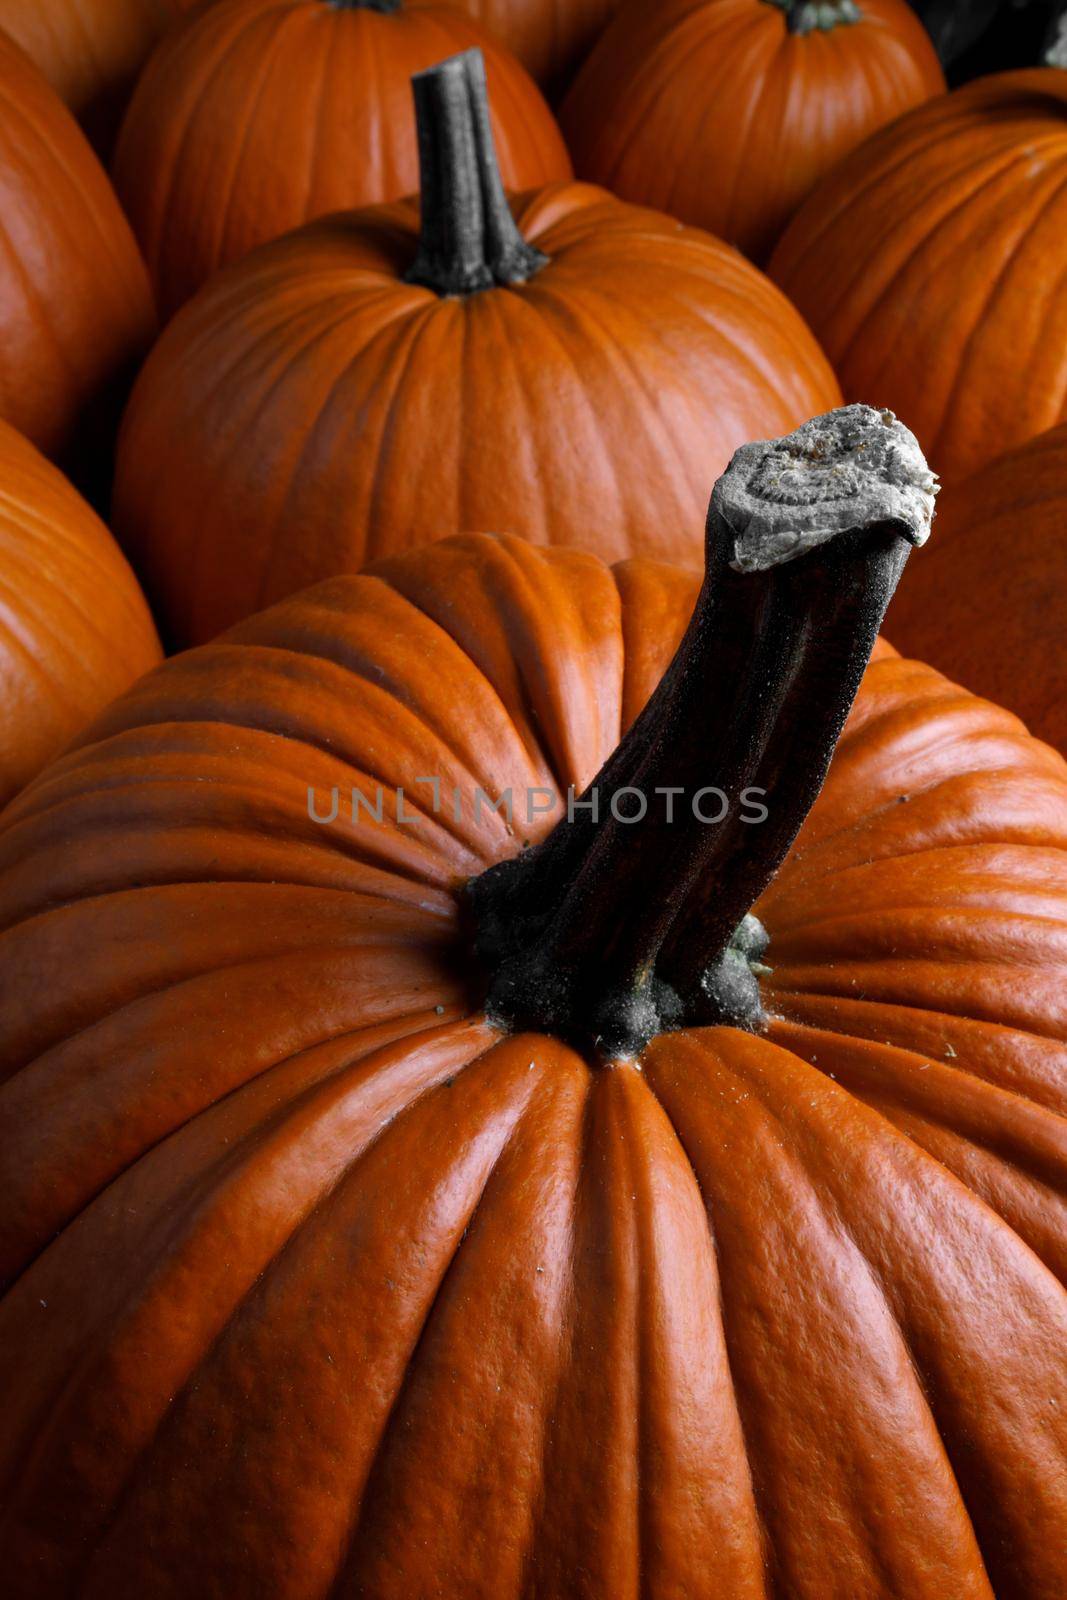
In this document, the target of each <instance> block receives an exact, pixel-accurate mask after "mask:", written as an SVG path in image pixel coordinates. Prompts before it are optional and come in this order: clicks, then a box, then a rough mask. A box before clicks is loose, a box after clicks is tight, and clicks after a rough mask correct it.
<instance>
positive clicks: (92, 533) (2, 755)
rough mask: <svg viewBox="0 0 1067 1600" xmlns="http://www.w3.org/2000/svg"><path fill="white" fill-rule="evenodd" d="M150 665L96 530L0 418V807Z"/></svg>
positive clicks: (102, 532) (118, 562) (150, 643)
mask: <svg viewBox="0 0 1067 1600" xmlns="http://www.w3.org/2000/svg"><path fill="white" fill-rule="evenodd" d="M159 659H160V650H159V641H158V640H157V638H156V631H155V628H154V627H153V625H152V619H151V618H150V616H149V615H148V607H147V606H146V605H145V603H144V600H143V598H142V596H141V592H140V590H139V589H138V587H137V583H136V580H135V579H134V576H133V573H132V572H131V571H130V569H129V567H128V566H127V565H126V562H125V560H124V559H123V557H122V555H121V554H120V552H119V549H118V546H117V545H116V544H115V541H114V540H113V539H112V537H111V535H110V534H109V533H108V531H107V529H106V528H105V527H104V525H103V523H102V522H100V521H99V520H98V518H97V517H96V516H95V515H94V514H93V512H92V511H90V509H89V507H88V506H87V505H86V503H85V501H84V500H82V498H81V496H80V495H78V494H77V493H76V492H75V491H74V489H72V488H71V486H70V484H69V483H68V482H67V480H66V479H65V478H64V477H63V475H62V474H61V473H60V472H57V471H56V469H55V467H53V466H51V465H50V464H49V463H48V462H47V461H45V459H44V457H43V456H41V455H39V454H38V452H37V451H36V450H35V449H34V448H33V446H32V445H31V444H29V443H28V442H27V441H26V440H25V439H23V438H22V437H21V436H20V435H19V434H17V433H16V432H15V430H14V429H13V428H9V427H8V426H7V424H6V423H4V422H0V810H2V809H3V807H4V805H5V804H6V803H7V801H8V800H10V798H11V796H12V795H13V794H15V793H17V791H18V790H19V789H21V788H22V787H23V785H24V784H26V783H28V782H29V780H30V779H31V778H33V777H35V776H36V774H37V773H38V772H39V771H40V769H41V768H42V767H43V766H44V765H45V763H46V762H47V761H50V760H52V758H53V757H54V756H56V755H57V754H58V753H59V751H60V750H62V749H63V748H64V746H65V745H67V744H69V743H70V741H71V739H72V738H73V737H74V735H75V734H76V733H80V732H81V731H82V729H83V728H84V727H85V725H86V723H88V722H89V721H91V720H92V718H93V717H94V716H95V715H96V713H97V712H98V711H100V710H101V709H102V708H103V707H104V706H106V705H107V703H108V701H109V700H113V699H114V698H115V696H116V695H117V694H120V693H121V692H122V690H123V689H126V688H128V687H129V685H130V684H131V683H132V682H133V681H134V679H135V678H138V677H140V675H141V674H142V673H143V672H147V671H148V670H149V668H150V667H154V666H155V665H156V663H157V662H158V661H159Z"/></svg>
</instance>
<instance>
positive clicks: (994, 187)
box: [770, 68, 1067, 478]
mask: <svg viewBox="0 0 1067 1600" xmlns="http://www.w3.org/2000/svg"><path fill="white" fill-rule="evenodd" d="M1065 237H1067V73H1065V72H1062V71H1059V70H1057V69H1055V68H1044V69H1041V68H1039V69H1035V70H1034V71H1027V72H1010V73H1003V74H999V75H997V76H994V77H990V78H982V79H979V80H978V81H977V82H975V83H971V84H968V85H967V87H966V88H964V89H957V90H955V91H954V92H953V93H952V94H950V95H945V96H941V97H940V98H938V99H936V100H931V101H928V102H927V104H926V105H924V106H920V107H919V108H918V109H917V110H915V111H912V112H909V113H908V115H907V116H905V117H902V118H901V119H900V120H899V121H898V122H896V123H895V124H893V126H892V127H889V128H886V129H884V130H883V131H882V132H881V133H879V134H876V135H875V136H874V137H873V138H872V139H869V140H868V141H867V142H866V144H864V145H863V146H861V148H860V149H859V150H857V151H856V152H855V153H854V154H853V155H852V156H850V157H848V158H847V159H846V160H845V161H844V162H843V163H842V164H841V165H840V166H839V167H838V168H837V169H836V171H835V172H833V173H831V175H830V176H829V177H828V178H826V179H825V180H824V182H823V183H822V184H820V186H819V188H818V189H817V190H816V191H815V193H814V194H813V195H812V197H811V199H810V200H809V201H808V202H807V204H806V205H805V206H804V207H803V208H802V209H801V211H800V212H799V214H798V215H797V217H796V218H795V219H794V221H793V223H792V224H791V225H790V227H789V228H788V229H787V231H786V233H785V235H784V237H783V239H782V241H781V243H780V244H779V246H778V249H777V250H776V252H775V255H774V258H773V260H772V262H771V266H770V272H771V276H772V277H773V278H775V279H776V280H777V282H778V283H780V284H781V285H782V286H783V288H784V289H785V291H786V293H787V294H789V295H790V296H791V297H792V299H794V300H795V301H796V303H797V305H798V306H799V307H800V309H801V310H802V311H803V312H804V314H805V315H806V316H807V318H808V320H809V321H810V322H811V325H812V327H813V328H814V329H815V331H816V333H817V334H818V335H819V337H820V338H821V340H822V342H823V344H824V345H825V347H826V350H827V352H828V354H829V356H830V359H831V360H832V361H833V363H834V366H835V368H836V370H837V373H838V375H839V377H840V379H841V382H842V385H843V387H844V389H845V393H846V396H851V397H852V398H855V399H859V398H861V397H868V396H871V397H873V398H875V399H877V400H878V401H879V402H880V403H882V404H885V405H887V406H892V407H893V408H894V410H896V411H899V412H900V414H901V415H902V416H906V417H907V418H908V421H909V422H910V424H911V426H912V427H913V428H914V429H915V432H916V433H917V434H918V436H919V439H920V440H921V442H922V444H923V448H924V449H925V450H926V452H927V454H928V455H929V456H930V458H931V460H932V462H933V465H934V466H935V467H936V468H937V470H938V471H939V472H940V473H941V474H942V475H943V476H944V477H946V478H959V477H963V476H965V475H966V474H968V473H970V472H973V471H975V470H976V469H977V468H978V467H979V466H980V465H982V463H984V462H985V461H987V460H989V459H990V458H991V457H993V456H996V455H1000V454H1001V453H1002V451H1004V450H1005V449H1007V448H1008V447H1009V446H1010V445H1013V444H1021V443H1022V442H1023V441H1024V440H1026V439H1029V438H1032V437H1033V435H1034V434H1036V433H1041V432H1042V431H1043V430H1044V429H1046V428H1050V427H1052V426H1053V424H1054V423H1056V422H1058V421H1060V419H1061V418H1063V417H1064V416H1067V271H1065V267H1067V254H1065V252H1064V238H1065Z"/></svg>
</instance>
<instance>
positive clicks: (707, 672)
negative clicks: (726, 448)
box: [468, 406, 936, 1056]
mask: <svg viewBox="0 0 1067 1600" xmlns="http://www.w3.org/2000/svg"><path fill="white" fill-rule="evenodd" d="M935 492H936V480H935V479H934V477H933V475H932V474H931V473H930V471H929V469H928V467H927V465H926V462H925V460H924V459H923V456H922V452H921V451H920V449H919V446H918V444H917V442H916V440H915V439H914V437H913V435H912V434H911V433H909V432H908V430H907V429H906V428H905V427H903V426H902V425H901V424H900V423H899V422H897V421H896V419H895V418H894V417H893V416H892V414H891V413H890V412H885V411H875V410H872V409H871V407H869V406H848V407H845V408H843V409H842V410H839V411H833V412H830V413H829V414H828V415H827V416H824V417H818V418H816V419H815V420H814V421H812V422H808V423H805V424H804V426H803V427H802V428H799V429H798V430H797V431H796V432H795V433H793V434H790V435H789V436H788V437H787V438H785V439H781V440H777V441H769V442H764V443H760V444H751V445H746V446H745V447H744V448H743V449H741V450H738V451H737V453H736V454H735V456H734V458H733V460H732V461H731V463H730V465H729V467H728V468H727V470H726V472H725V473H724V474H723V476H722V477H721V478H720V479H719V481H718V483H717V484H716V485H715V489H714V491H713V493H712V497H711V507H710V510H709V513H708V521H707V539H706V547H705V549H706V570H705V578H704V583H703V587H702V588H701V591H700V595H699V598H698V600H697V604H696V608H695V610H694V613H693V616H692V619H691V621H690V624H689V628H688V631H687V632H686V635H685V637H684V639H683V640H682V643H681V645H680V646H679V649H678V652H677V654H676V655H675V658H674V660H673V662H672V663H671V665H670V667H669V668H668V670H667V672H666V674H665V675H664V678H663V680H662V682H661V683H660V685H659V688H658V689H657V690H656V692H655V694H654V695H653V696H652V698H651V699H650V701H649V703H648V705H647V706H646V708H645V710H644V711H643V712H642V714H641V716H640V717H639V718H638V719H637V721H636V722H635V723H634V725H633V727H632V728H631V729H630V730H629V732H628V733H627V734H626V735H625V737H624V738H623V740H622V742H621V743H620V745H619V746H618V748H617V749H616V751H615V752H614V754H613V755H612V756H611V757H609V759H608V761H607V762H606V763H605V765H604V766H603V767H602V768H601V771H600V772H599V773H598V775H597V777H596V778H595V779H594V780H593V783H592V784H591V785H590V787H589V789H588V790H586V792H585V794H584V795H583V796H582V806H583V807H584V809H579V808H578V807H574V808H573V810H572V812H571V814H570V815H569V816H568V817H567V818H565V819H564V820H562V821H560V822H559V823H558V824H557V826H556V827H555V829H554V830H553V832H552V833H551V834H550V835H549V836H548V838H547V839H546V840H545V841H544V842H543V843H542V844H540V845H538V846H536V847H535V848H533V849H531V850H528V851H526V852H525V853H524V854H523V855H521V856H519V857H518V858H516V859H515V860H513V861H509V862H504V863H501V864H500V865H499V866H496V867H492V868H490V870H489V871H488V872H486V873H483V874H482V875H481V876H480V877H479V878H477V879H475V880H473V881H472V883H470V884H469V885H468V900H469V905H470V907H471V909H472V912H473V915H474V918H475V921H476V924H477V948H478V951H479V954H480V955H481V957H482V959H483V961H484V963H485V964H486V966H487V967H488V969H489V972H490V983H489V990H488V999H487V1009H488V1011H489V1014H490V1015H491V1016H492V1017H493V1018H494V1019H496V1020H499V1021H501V1022H503V1023H505V1024H507V1025H508V1026H511V1027H514V1028H526V1027H535V1028H539V1029H552V1030H553V1031H559V1032H562V1033H563V1035H564V1036H569V1037H573V1038H578V1039H581V1040H582V1041H583V1042H585V1043H589V1042H591V1041H592V1042H595V1043H596V1045H597V1046H598V1047H599V1048H600V1049H601V1050H602V1051H603V1052H604V1053H605V1054H607V1055H611V1056H618V1055H631V1054H635V1053H636V1052H637V1051H639V1050H640V1049H641V1048H642V1047H643V1046H644V1044H646V1043H647V1042H648V1040H649V1039H650V1038H651V1037H653V1036H654V1035H655V1034H656V1033H659V1032H663V1031H665V1030H667V1029H670V1028H672V1027H680V1026H688V1025H694V1024H696V1025H699V1024H705V1023H716V1022H718V1023H723V1022H725V1023H731V1024H734V1025H737V1026H742V1027H747V1028H758V1027H759V1026H760V1025H761V1024H762V1022H763V1020H764V1018H763V1009H762V1005H761V1001H760V991H759V983H758V974H759V972H760V970H761V969H762V970H765V969H764V968H763V962H762V957H763V954H764V952H765V949H766V944H767V939H766V935H765V933H764V932H763V930H762V928H761V927H760V925H759V923H758V922H757V920H756V918H755V917H753V916H752V915H751V914H750V913H751V908H752V906H753V905H754V904H755V903H756V902H757V900H758V899H759V896H760V895H761V894H762V893H763V891H764V890H765V888H766V887H767V885H768V884H769V882H770V881H771V879H772V878H773V876H774V874H775V873H776V871H777V870H778V868H779V866H780V865H781V863H782V861H783V860H784V858H785V856H786V854H787V852H788V850H789V848H790V846H791V844H792V843H793V840H794V839H795V837H796V835H797V832H798V831H799V829H800V826H801V824H802V823H803V821H804V818H805V817H806V816H807V814H808V811H809V810H810V808H811V806H812V805H813V803H814V801H815V798H816V796H817V795H818V793H819V790H820V789H821V787H822V784H823V780H824V779H825V777H826V771H827V768H828V767H829V764H830V758H831V756H832V755H833V751H834V747H835V745H836V743H837V740H838V737H839V735H840V732H841V729H842V727H843V726H844V723H845V719H846V717H847V715H848V712H849V709H850V707H851V705H852V702H853V699H854V698H855V695H856V691H857V689H858V688H859V683H860V679H861V678H862V676H863V671H864V668H865V667H866V665H867V661H868V659H869V657H870V652H871V649H872V647H873V645H874V641H875V638H876V637H877V633H878V629H879V627H880V625H881V621H882V617H883V615H884V613H885V608H886V606H887V605H888V603H889V600H890V598H891V596H892V594H893V590H894V589H895V587H896V584H897V581H898V579H899V577H900V574H901V572H902V571H903V568H904V562H905V560H906V558H907V555H908V551H909V549H910V548H911V546H912V545H913V544H921V543H922V542H923V541H924V540H925V538H926V537H927V534H928V533H929V529H930V520H931V517H932V514H933V497H934V493H935ZM594 796H595V797H596V805H597V809H596V811H594V810H593V801H594ZM709 796H714V797H715V798H714V799H709ZM668 797H669V798H668Z"/></svg>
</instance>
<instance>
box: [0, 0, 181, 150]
mask: <svg viewBox="0 0 1067 1600" xmlns="http://www.w3.org/2000/svg"><path fill="white" fill-rule="evenodd" d="M199 3H201V0H0V28H2V29H3V30H4V32H5V33H7V34H9V35H10V36H11V38H12V39H14V40H15V42H16V43H17V44H19V45H21V46H22V48H23V50H25V51H26V53H27V55H28V56H30V58H31V59H32V60H33V61H34V62H36V64H37V66H38V67H40V69H41V71H42V72H43V73H44V75H45V77H46V78H47V79H48V81H49V83H50V84H51V85H52V87H53V88H54V89H55V90H56V91H57V93H58V94H59V95H60V96H61V98H62V99H63V100H64V101H65V102H66V104H67V105H68V106H69V107H70V109H71V110H72V111H73V112H74V115H75V116H76V117H77V118H78V120H79V122H81V123H82V124H83V125H84V127H85V129H86V131H87V132H88V134H89V136H90V138H91V139H92V140H93V142H94V143H95V144H97V145H98V146H99V147H101V148H103V149H107V148H108V147H109V146H110V143H111V140H112V138H113V137H114V133H115V129H116V128H117V126H118V122H119V118H120V116H121V114H122V109H123V107H124V106H125V104H126V101H127V99H128V98H129V94H130V91H131V89H132V88H133V84H134V80H135V79H136V77H137V74H138V72H139V71H140V69H141V66H142V65H143V63H144V61H145V59H146V57H147V56H148V54H149V51H150V50H151V49H152V46H153V45H154V44H155V42H156V40H157V39H159V38H160V37H161V35H162V34H163V33H164V32H165V30H166V29H167V28H168V27H169V26H170V25H171V23H172V22H173V21H174V19H175V18H176V17H178V16H180V15H181V14H182V12H184V11H188V10H190V9H191V8H192V7H193V6H194V5H197V4H199Z"/></svg>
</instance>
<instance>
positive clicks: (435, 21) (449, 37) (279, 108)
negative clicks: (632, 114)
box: [114, 0, 571, 315]
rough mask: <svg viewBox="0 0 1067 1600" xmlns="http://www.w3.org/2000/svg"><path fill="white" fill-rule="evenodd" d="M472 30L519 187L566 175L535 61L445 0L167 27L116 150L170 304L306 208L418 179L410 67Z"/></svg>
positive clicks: (287, 9) (266, 12)
mask: <svg viewBox="0 0 1067 1600" xmlns="http://www.w3.org/2000/svg"><path fill="white" fill-rule="evenodd" d="M475 45H480V46H481V48H482V51H483V53H484V55H485V61H486V69H487V72H488V77H489V86H490V91H491V99H492V105H493V126H494V134H495V138H496V146H497V151H498V153H499V156H500V166H501V171H502V174H503V178H504V182H505V183H506V184H507V186H508V188H509V189H533V188H537V187H539V186H540V185H542V184H545V183H549V182H554V181H556V180H558V179H567V178H569V177H570V176H571V164H570V158H569V156H568V155H567V151H566V148H565V146H564V143H563V139H562V136H561V134H560V132H559V129H558V128H557V127H556V124H555V122H554V120H553V118H552V114H551V112H550V111H549V109H548V107H547V106H546V105H545V103H544V100H543V99H542V97H541V94H540V92H539V91H538V89H537V88H536V86H535V85H534V84H533V83H532V82H531V81H530V79H529V77H528V76H527V74H526V73H525V71H524V70H523V69H522V68H521V67H520V66H519V65H518V63H517V62H516V61H515V60H514V59H513V57H511V56H510V55H509V54H508V53H507V52H506V51H505V50H503V49H501V48H500V47H499V46H497V45H495V44H494V43H493V41H492V40H491V39H490V38H489V37H488V36H487V35H485V34H483V33H482V32H480V30H479V29H478V28H477V26H476V25H475V24H474V23H472V22H471V21H470V19H469V18H467V17H465V16H464V15H463V14H462V13H460V12H458V11H457V10H456V9H455V7H454V6H451V5H442V4H439V3H438V0H404V3H403V4H401V5H400V6H399V9H397V10H396V11H391V12H382V11H376V10H373V9H370V8H369V7H367V6H356V7H355V8H353V9H343V10H342V9H338V8H336V7H335V6H332V5H330V4H328V3H326V0H223V3H222V4H220V5H215V6H213V7H211V8H210V9H209V10H208V11H207V12H205V13H204V14H203V15H201V16H199V17H197V18H195V19H193V20H192V21H191V22H190V23H189V25H188V26H187V27H185V28H182V29H179V30H177V31H176V32H175V33H174V34H172V35H171V37H170V38H169V39H168V40H167V41H166V42H165V43H164V44H163V45H161V46H160V49H159V50H158V51H157V52H156V54H155V56H154V57H153V59H152V61H151V63H150V65H149V66H148V68H147V70H146V71H145V74H144V76H143V78H142V80H141V82H140V84H139V86H138V89H137V93H136V94H135V96H134V99H133V103H132V105H131V106H130V110H129V113H128V115H127V118H126V121H125V123H124V125H123V131H122V137H121V139H120V141H119V145H118V149H117V151H116V156H115V164H114V176H115V185H116V188H117V189H118V193H119V197H120V199H121V200H122V203H123V205H124V207H125V209H126V213H127V215H128V216H129V217H130V219H131V221H132V223H133V227H134V232H135V233H136V234H137V237H138V240H139V241H140V244H141V248H142V250H143V252H144V255H145V259H146V260H147V262H148V265H149V270H150V272H151V275H152V279H153V282H154V284H155V288H156V294H157V298H158V301H159V305H160V309H161V311H162V312H163V313H164V314H165V315H169V314H170V313H171V312H173V311H175V310H176V309H177V308H178V306H180V305H181V304H182V303H183V302H184V301H185V300H187V299H188V298H189V296H190V295H192V294H193V293H195V291H196V290H197V289H198V288H199V287H200V285H201V284H202V283H204V282H205V281H206V279H207V278H209V277H210V276H211V274H212V273H213V272H214V271H216V270H217V269H218V268H219V267H220V266H224V265H226V264H228V263H229V262H232V261H236V260H239V259H240V257H241V256H243V255H246V254H247V253H248V251H249V250H251V249H252V248H253V246H255V245H258V244H264V243H265V242H266V241H267V240H268V239H274V238H277V236H278V235H279V234H282V233H287V232H288V231H289V230H290V229H291V228H296V227H298V226H299V225H300V224H301V223H303V222H308V221H310V220H311V219H312V218H314V217H320V216H324V215H326V214H327V213H329V212H331V211H341V210H345V209H348V208H350V207H354V206H369V205H376V204H377V203H379V202H380V201H385V200H395V199H399V198H401V197H402V196H404V195H408V194H414V193H415V192H416V191H417V190H418V187H419V166H418V153H417V149H416V141H415V118H414V112H413V108H412V100H411V78H412V75H413V74H414V73H416V72H421V71H423V70H424V69H425V68H427V67H430V66H432V65H433V64H434V63H435V62H438V61H440V60H441V59H442V58H443V57H445V56H450V55H452V54H454V53H455V52H457V51H460V50H465V49H467V48H469V47H472V46H475Z"/></svg>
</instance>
